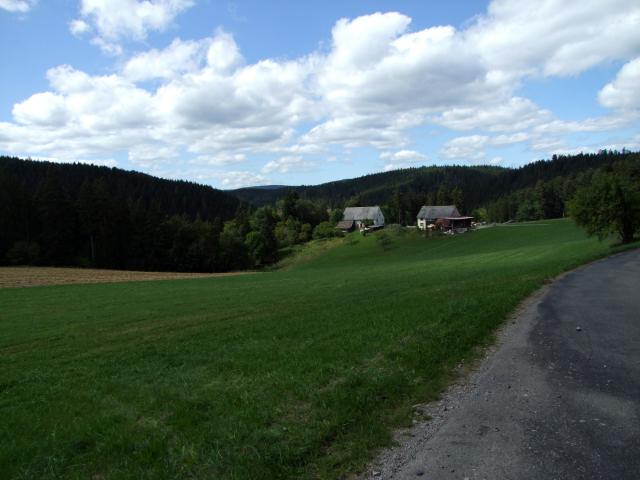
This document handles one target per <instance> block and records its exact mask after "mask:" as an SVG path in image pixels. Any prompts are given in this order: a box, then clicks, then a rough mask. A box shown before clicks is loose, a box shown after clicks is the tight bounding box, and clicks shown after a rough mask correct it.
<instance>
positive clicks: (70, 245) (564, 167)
mask: <svg viewBox="0 0 640 480" xmlns="http://www.w3.org/2000/svg"><path fill="white" fill-rule="evenodd" d="M623 167H624V170H625V172H632V173H631V174H630V175H632V176H633V175H635V173H633V172H636V173H637V172H638V171H640V153H637V152H625V151H623V152H617V151H607V150H603V151H600V152H598V153H597V154H579V155H573V156H557V157H556V156H554V157H553V158H552V159H551V160H541V161H538V162H534V163H531V164H528V165H525V166H523V167H521V168H517V169H510V168H499V167H488V166H479V167H469V166H447V167H421V168H411V169H404V170H395V171H391V172H386V173H379V174H373V175H367V176H363V177H360V178H356V179H350V180H342V181H337V182H330V183H326V184H322V185H317V186H300V187H280V188H245V189H239V190H235V191H226V192H225V191H220V190H216V189H214V188H211V187H208V186H203V185H198V184H195V183H190V182H185V181H175V180H165V179H159V178H155V177H152V176H149V175H146V174H142V173H138V172H128V171H124V170H120V169H117V168H107V167H98V166H92V165H84V164H57V163H51V162H40V161H32V160H21V159H18V158H11V157H0V264H15V265H23V264H30V265H56V266H84V267H99V268H119V269H136V270H160V271H193V272H212V271H229V270H242V269H247V268H259V267H262V266H265V265H268V264H271V263H274V262H276V261H277V260H278V258H279V255H280V252H281V251H282V249H284V248H287V247H291V246H293V245H295V244H298V243H304V242H306V241H308V240H310V239H312V238H326V237H331V236H334V235H338V234H339V233H338V232H336V231H335V229H334V228H333V225H334V224H335V223H336V222H337V221H339V220H340V219H341V215H342V209H343V208H344V207H345V206H356V205H374V204H377V205H380V206H381V207H382V209H383V212H384V214H385V217H386V220H387V223H399V224H403V225H413V224H415V215H416V213H417V212H418V210H419V209H420V206H422V205H441V204H455V205H456V206H457V207H458V209H459V210H460V211H461V212H462V213H464V214H470V215H473V216H474V217H476V219H477V220H479V221H492V222H504V221H507V220H516V221H522V220H538V219H545V218H558V217H562V216H565V215H567V205H568V202H569V201H570V200H571V199H572V198H573V196H574V194H575V192H576V189H578V188H579V187H580V186H582V185H588V184H589V183H590V181H591V179H592V177H593V175H595V174H597V173H598V172H602V171H607V170H612V169H620V168H623ZM625 175H627V174H626V173H625ZM634 178H637V177H634Z"/></svg>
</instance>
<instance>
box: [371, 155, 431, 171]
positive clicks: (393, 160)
mask: <svg viewBox="0 0 640 480" xmlns="http://www.w3.org/2000/svg"><path fill="white" fill-rule="evenodd" d="M380 159H381V160H386V162H387V163H386V164H385V166H384V171H385V172H388V171H390V170H397V169H399V168H407V167H412V166H415V165H417V164H424V163H425V162H426V161H427V160H428V157H427V156H426V155H424V154H422V153H420V152H416V151H415V150H399V151H397V152H382V153H381V154H380Z"/></svg>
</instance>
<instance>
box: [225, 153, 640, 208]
mask: <svg viewBox="0 0 640 480" xmlns="http://www.w3.org/2000/svg"><path fill="white" fill-rule="evenodd" d="M630 155H636V156H637V154H632V153H628V152H623V153H620V152H611V151H606V150H603V151H601V152H599V153H596V154H578V155H571V156H554V157H553V158H552V159H551V160H539V161H536V162H533V163H529V164H527V165H525V166H523V167H520V168H499V167H490V166H443V167H436V166H433V167H420V168H408V169H402V170H393V171H391V172H384V173H376V174H371V175H365V176H363V177H359V178H353V179H348V180H340V181H336V182H329V183H324V184H321V185H314V186H304V185H303V186H295V187H287V188H280V189H263V188H261V187H253V188H242V189H238V190H232V191H230V193H233V194H234V195H236V196H237V197H238V198H240V199H242V200H244V201H246V202H249V203H251V204H252V205H255V206H260V205H268V204H274V203H275V202H276V201H277V200H279V199H281V198H284V197H285V196H286V194H287V192H288V191H289V190H291V189H293V190H295V191H296V193H298V195H299V196H300V197H301V198H304V199H308V200H312V201H316V202H322V203H323V204H326V205H327V206H328V207H330V208H331V207H338V206H344V205H370V204H388V203H391V202H392V199H393V197H394V195H396V194H397V193H398V192H401V193H403V194H406V195H412V194H414V195H416V194H419V195H421V196H423V197H424V199H423V200H421V201H424V202H426V203H443V202H450V201H454V200H457V199H456V198H455V197H456V196H458V195H460V194H461V195H462V196H463V197H464V206H465V209H466V210H468V211H470V210H472V209H475V208H478V207H480V206H484V205H486V204H488V203H490V202H492V201H494V200H498V199H500V198H502V197H505V196H507V195H509V194H511V193H513V192H515V191H518V190H521V189H525V188H529V187H534V186H535V185H536V184H537V183H538V182H540V181H542V182H547V181H550V180H552V179H554V178H556V177H564V176H567V175H575V174H577V173H579V172H583V171H586V170H589V169H592V168H600V167H604V166H607V165H611V164H612V163H613V162H615V161H618V160H621V159H624V158H627V157H629V156H630ZM452 197H453V198H452Z"/></svg>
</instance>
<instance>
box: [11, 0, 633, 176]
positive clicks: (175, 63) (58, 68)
mask: <svg viewBox="0 0 640 480" xmlns="http://www.w3.org/2000/svg"><path fill="white" fill-rule="evenodd" d="M639 26H640V2H638V0H577V1H576V0H539V1H536V2H531V1H530V0H493V1H488V2H487V1H485V2H483V1H473V2H471V1H468V0H457V1H455V0H454V1H448V2H435V1H424V0H421V1H415V2H413V1H398V0H396V1H379V0H342V1H331V0H327V1H293V0H291V1H282V0H273V1H268V2H266V1H264V0H253V1H249V0H232V1H227V0H144V1H140V0H0V45H1V47H0V64H1V65H2V70H1V74H0V154H5V155H14V156H19V157H23V158H26V157H31V158H33V159H42V160H49V161H56V162H81V163H93V164H96V165H107V166H116V167H119V168H124V169H127V170H137V171H142V172H145V173H149V174H152V175H156V176H160V177H164V178H178V179H186V180H191V181H196V182H199V183H204V184H208V185H212V186H214V187H217V188H223V189H231V188H238V187H243V186H253V185H272V184H277V185H299V184H306V185H310V184H318V183H322V182H327V181H331V180H338V179H343V178H351V177H356V176H360V175H365V174H368V173H375V172H381V171H388V170H393V169H396V168H405V167H411V166H421V165H446V164H456V165H486V164H488V165H501V166H506V167H517V166H520V165H524V164H526V163H529V162H531V161H534V160H538V159H544V158H550V157H551V156H552V155H554V154H571V153H578V152H581V151H583V152H593V151H598V150H600V149H602V148H612V149H622V148H626V149H629V150H638V149H640V28H639Z"/></svg>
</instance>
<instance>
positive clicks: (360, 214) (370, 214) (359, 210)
mask: <svg viewBox="0 0 640 480" xmlns="http://www.w3.org/2000/svg"><path fill="white" fill-rule="evenodd" d="M378 214H382V211H381V210H380V207H379V206H377V205H376V206H373V207H347V208H345V209H344V217H343V218H344V220H373V219H374V218H375V217H376V216H377V215H378Z"/></svg>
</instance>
